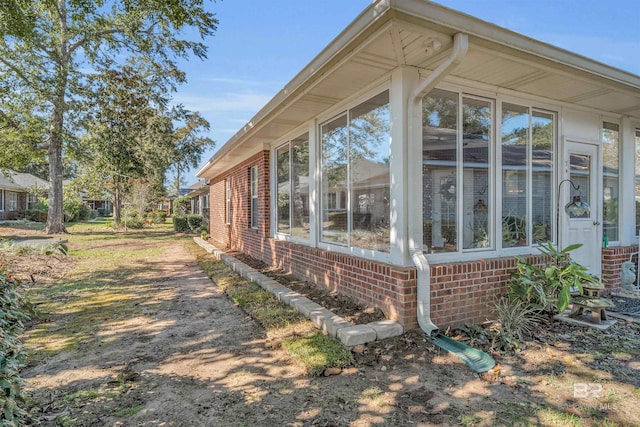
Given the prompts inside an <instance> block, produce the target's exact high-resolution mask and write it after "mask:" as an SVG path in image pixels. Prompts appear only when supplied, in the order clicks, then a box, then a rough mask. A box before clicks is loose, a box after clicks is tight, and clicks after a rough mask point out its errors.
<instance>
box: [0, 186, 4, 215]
mask: <svg viewBox="0 0 640 427" xmlns="http://www.w3.org/2000/svg"><path fill="white" fill-rule="evenodd" d="M4 192H5V190H0V212H4Z"/></svg>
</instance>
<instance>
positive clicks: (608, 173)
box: [602, 122, 620, 242]
mask: <svg viewBox="0 0 640 427" xmlns="http://www.w3.org/2000/svg"><path fill="white" fill-rule="evenodd" d="M619 146H620V125H618V124H617V123H608V122H604V123H603V126H602V175H603V185H602V190H603V204H602V217H603V220H604V221H603V227H604V228H603V230H602V231H603V233H604V234H605V235H606V236H607V238H608V239H609V241H610V242H613V241H617V240H618V226H619V220H618V218H619V217H618V197H619V189H620V184H619V179H620V154H619Z"/></svg>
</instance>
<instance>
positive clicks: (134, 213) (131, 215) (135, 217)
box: [123, 178, 153, 230]
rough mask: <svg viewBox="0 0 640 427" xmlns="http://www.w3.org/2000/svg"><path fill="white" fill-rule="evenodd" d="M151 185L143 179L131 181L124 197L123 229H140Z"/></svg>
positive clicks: (147, 204)
mask: <svg viewBox="0 0 640 427" xmlns="http://www.w3.org/2000/svg"><path fill="white" fill-rule="evenodd" d="M152 189H153V183H152V182H151V181H149V180H147V179H144V178H138V179H131V180H129V182H128V185H127V189H126V193H125V194H126V195H125V197H124V203H123V210H124V229H125V230H127V228H128V227H130V228H141V227H142V226H143V220H144V215H145V212H146V211H147V208H148V207H149V198H150V195H151V191H152Z"/></svg>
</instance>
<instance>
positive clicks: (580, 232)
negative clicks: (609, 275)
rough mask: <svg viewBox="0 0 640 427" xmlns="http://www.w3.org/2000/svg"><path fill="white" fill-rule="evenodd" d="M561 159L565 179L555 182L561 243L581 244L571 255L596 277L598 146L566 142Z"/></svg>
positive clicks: (599, 252) (599, 233) (599, 227)
mask: <svg viewBox="0 0 640 427" xmlns="http://www.w3.org/2000/svg"><path fill="white" fill-rule="evenodd" d="M565 159H566V163H565V164H567V166H568V168H566V169H568V170H566V172H567V174H566V176H565V179H563V180H562V181H561V182H560V184H559V193H558V194H559V199H558V200H559V216H560V219H561V222H560V224H561V229H560V230H561V246H562V247H566V246H568V245H573V244H575V243H580V244H582V246H581V247H580V248H578V249H576V250H574V251H572V252H571V257H572V258H573V259H574V260H575V261H576V262H578V263H579V264H582V265H584V266H585V267H587V268H588V269H589V272H591V274H595V275H598V276H599V275H600V273H601V269H602V266H601V263H602V261H601V256H602V249H601V248H602V243H601V242H602V224H601V221H600V219H599V215H600V213H599V211H600V210H599V201H600V198H599V197H598V188H599V185H598V184H599V181H598V176H599V174H598V172H599V171H600V166H599V165H600V161H599V147H598V146H597V145H594V144H588V143H581V142H573V141H568V142H567V144H566V155H565ZM562 225H564V227H562Z"/></svg>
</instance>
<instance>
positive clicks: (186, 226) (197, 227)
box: [173, 215, 203, 233]
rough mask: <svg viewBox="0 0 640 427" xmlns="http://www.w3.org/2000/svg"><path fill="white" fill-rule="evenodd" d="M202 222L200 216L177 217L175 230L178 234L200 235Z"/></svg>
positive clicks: (174, 220)
mask: <svg viewBox="0 0 640 427" xmlns="http://www.w3.org/2000/svg"><path fill="white" fill-rule="evenodd" d="M202 222H203V218H202V216H200V215H177V216H174V217H173V229H174V230H175V231H177V232H178V233H199V232H200V231H201V230H202Z"/></svg>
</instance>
